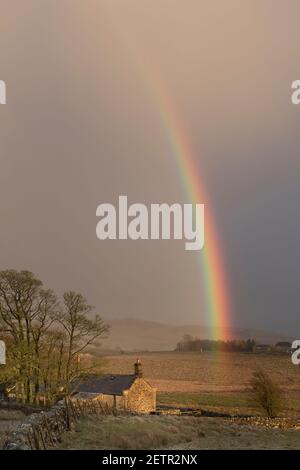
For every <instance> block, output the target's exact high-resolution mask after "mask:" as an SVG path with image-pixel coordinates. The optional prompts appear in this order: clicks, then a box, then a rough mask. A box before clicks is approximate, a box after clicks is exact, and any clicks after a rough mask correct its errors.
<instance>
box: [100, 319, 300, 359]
mask: <svg viewBox="0 0 300 470" xmlns="http://www.w3.org/2000/svg"><path fill="white" fill-rule="evenodd" d="M107 322H108V323H109V324H110V325H111V331H110V335H109V337H108V338H107V339H106V340H103V342H102V346H103V349H117V348H119V349H121V350H124V351H134V350H140V351H170V350H173V349H175V347H176V344H177V343H178V341H180V340H181V339H182V337H183V335H185V334H189V335H191V336H193V337H195V336H197V337H198V338H201V339H209V338H212V330H211V328H209V327H205V326H198V325H180V326H176V325H166V324H163V323H158V322H152V321H145V320H137V319H134V318H126V319H122V320H107ZM214 332H215V330H214ZM217 332H218V330H217ZM227 334H228V337H229V338H231V339H248V338H253V339H255V340H256V341H257V342H258V343H266V344H274V343H277V342H278V341H292V338H290V337H289V336H286V335H282V334H278V333H272V332H269V331H263V330H255V329H246V328H231V329H228V330H227ZM217 336H218V335H217Z"/></svg>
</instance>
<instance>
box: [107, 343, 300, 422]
mask: <svg viewBox="0 0 300 470" xmlns="http://www.w3.org/2000/svg"><path fill="white" fill-rule="evenodd" d="M138 356H139V358H140V359H141V361H142V364H143V372H144V377H145V378H146V379H147V380H148V381H149V382H150V383H151V385H153V386H154V387H156V388H157V392H158V404H164V405H172V406H179V405H181V406H187V407H189V406H190V407H205V408H208V409H212V410H221V411H230V412H231V413H238V412H247V413H249V412H250V413H251V412H256V413H258V410H257V409H256V407H255V405H254V404H253V403H251V397H250V396H249V393H248V389H249V380H250V378H251V375H252V373H253V371H254V370H255V369H257V368H261V369H263V370H265V371H266V372H267V373H268V374H269V375H270V376H271V378H272V379H273V380H274V381H275V382H276V383H277V384H278V385H279V386H280V388H281V389H282V391H283V396H284V408H285V412H289V413H298V412H300V369H299V368H298V367H296V366H294V365H293V364H292V362H291V359H290V357H289V356H283V355H282V356H281V355H276V356H273V355H267V354H266V355H264V354H243V353H223V354H211V353H202V354H201V353H178V352H162V353H143V354H139V355H138ZM135 359H136V354H121V355H115V356H108V357H106V360H105V362H104V365H103V371H104V372H112V373H119V374H124V373H132V370H133V363H134V361H135Z"/></svg>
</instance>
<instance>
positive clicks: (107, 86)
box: [0, 0, 300, 335]
mask: <svg viewBox="0 0 300 470" xmlns="http://www.w3.org/2000/svg"><path fill="white" fill-rule="evenodd" d="M0 8H1V14H0V79H2V80H5V81H6V84H7V92H8V95H7V105H6V106H0V142H1V157H0V158H1V171H0V220H1V231H0V244H1V250H0V267H1V269H5V268H16V269H30V270H32V271H33V272H35V273H36V274H37V275H38V276H40V277H41V279H42V280H44V282H45V284H46V285H47V286H49V287H52V288H54V289H55V290H56V291H58V292H62V291H63V290H66V289H70V288H71V289H75V290H79V291H81V292H82V293H83V294H85V295H86V296H87V297H88V300H89V301H90V302H91V303H92V304H93V305H95V306H96V308H97V310H98V311H99V312H100V313H101V314H102V315H103V316H104V317H106V318H108V319H109V318H124V317H136V318H140V319H147V320H157V321H163V322H166V323H180V324H183V323H184V324H186V323H198V324H207V323H209V318H208V313H207V311H206V306H205V289H204V286H203V279H202V278H201V275H200V274H199V266H198V265H199V261H198V259H199V255H197V254H196V253H195V252H186V251H185V250H184V245H183V242H181V241H174V242H169V241H136V242H132V241H116V242H114V241H109V242H100V241H99V240H97V239H96V236H95V227H96V223H97V219H96V217H95V211H96V207H97V205H98V204H100V203H102V202H111V203H116V202H117V198H118V195H119V194H126V195H128V198H129V202H142V203H146V204H150V203H151V202H153V203H154V202H168V203H172V202H180V203H185V202H188V201H187V199H186V196H185V194H184V193H183V192H182V185H181V181H180V175H179V172H178V169H177V167H176V165H175V163H174V157H173V155H172V149H171V148H170V146H169V143H168V140H167V138H166V135H165V133H164V130H163V128H162V125H161V121H160V118H159V113H158V110H157V104H156V103H155V102H154V101H153V94H152V92H151V90H149V83H146V81H147V80H145V70H141V69H142V65H141V64H143V63H144V61H145V60H146V61H147V63H149V64H151V65H152V66H153V68H154V69H155V70H156V71H157V73H159V75H160V76H161V79H162V80H163V81H164V83H165V85H166V86H167V87H168V89H169V90H170V93H171V95H172V96H173V99H174V103H176V106H177V109H178V110H179V112H180V115H181V117H182V119H183V121H184V123H185V125H186V128H187V129H188V132H189V136H190V142H191V145H192V146H193V149H194V152H195V155H196V157H197V160H198V164H199V168H201V173H202V175H203V178H204V180H205V183H206V187H207V189H208V191H209V193H210V196H211V207H210V210H213V212H214V215H215V218H216V221H217V226H218V228H219V231H220V234H219V237H220V238H221V240H222V246H223V249H224V256H225V261H226V271H227V273H228V278H229V279H228V281H229V286H230V296H231V299H232V305H233V312H232V316H233V325H234V326H238V327H256V328H266V329H269V330H277V331H279V332H282V333H292V334H293V335H295V334H296V332H297V331H298V329H300V324H299V291H300V289H299V286H300V267H299V249H300V218H299V199H300V184H299V170H300V157H299V144H300V132H299V125H300V106H299V107H296V106H292V104H291V100H290V94H291V90H290V87H291V83H292V81H293V80H296V79H300V59H299V46H298V44H299V24H298V18H299V14H300V4H299V2H298V1H296V0H290V1H289V2H282V1H276V0H275V1H271V0H244V1H243V2H241V1H238V0H227V1H226V2H220V1H211V0H209V1H208V0H205V1H200V0H186V1H182V0H177V1H176V0H160V1H153V0H106V1H101V0H97V1H96V0H94V1H92V0H84V1H83V0H81V1H79V0H72V1H71V0H27V1H26V2H22V1H17V0H2V1H1V5H0Z"/></svg>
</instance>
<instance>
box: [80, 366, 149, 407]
mask: <svg viewBox="0 0 300 470" xmlns="http://www.w3.org/2000/svg"><path fill="white" fill-rule="evenodd" d="M72 398H73V399H77V400H99V401H101V402H102V403H103V404H108V405H109V406H111V407H113V408H115V409H118V410H126V411H133V412H137V413H151V412H152V411H155V410H156V389H155V388H153V387H152V386H151V385H150V384H149V383H148V382H147V381H146V380H145V379H144V378H143V374H142V365H141V362H140V361H139V360H137V362H136V363H135V364H134V374H130V375H102V376H92V377H89V378H88V379H87V380H85V381H84V382H83V383H81V384H79V385H77V386H76V387H75V389H74V391H73V394H72Z"/></svg>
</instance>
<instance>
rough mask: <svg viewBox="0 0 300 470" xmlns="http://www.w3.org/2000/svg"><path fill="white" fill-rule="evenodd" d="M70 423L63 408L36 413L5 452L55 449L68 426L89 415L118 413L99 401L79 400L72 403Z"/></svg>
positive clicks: (18, 430) (17, 430)
mask: <svg viewBox="0 0 300 470" xmlns="http://www.w3.org/2000/svg"><path fill="white" fill-rule="evenodd" d="M68 408H69V419H68V414H67V411H66V407H65V406H64V405H63V404H58V405H55V406H53V407H52V408H51V409H50V410H49V411H42V412H40V413H34V414H32V415H30V416H28V417H26V418H25V420H24V421H23V422H22V423H21V424H20V425H19V426H18V427H17V429H16V430H15V431H14V432H13V433H12V434H11V435H10V437H9V438H8V440H7V441H6V444H5V446H4V450H45V449H47V448H53V447H55V445H56V444H57V443H58V442H60V440H61V435H62V433H63V432H65V431H66V430H67V429H68V428H69V426H68V422H70V424H71V425H72V423H74V422H76V420H77V419H80V418H82V417H84V416H87V415H89V414H90V415H93V416H95V415H96V416H98V415H99V416H100V415H106V414H112V413H113V414H115V413H116V410H114V409H112V408H111V407H109V405H108V404H101V403H100V402H97V401H95V400H78V401H77V402H76V401H75V402H74V401H70V402H69V407H68Z"/></svg>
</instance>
